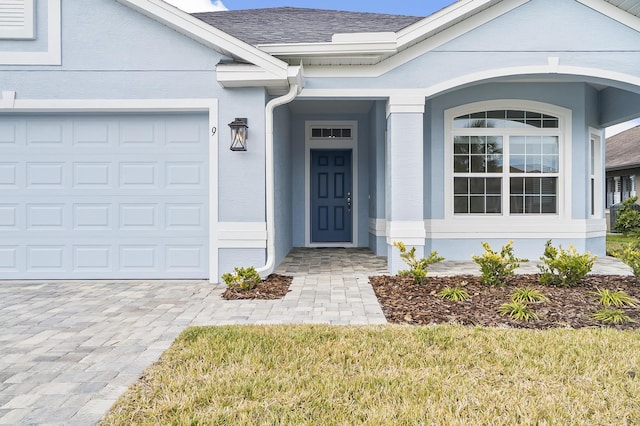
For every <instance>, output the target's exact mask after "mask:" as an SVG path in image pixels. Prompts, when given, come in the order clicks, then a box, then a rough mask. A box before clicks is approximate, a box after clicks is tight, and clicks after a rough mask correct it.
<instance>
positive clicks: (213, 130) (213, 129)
mask: <svg viewBox="0 0 640 426" xmlns="http://www.w3.org/2000/svg"><path fill="white" fill-rule="evenodd" d="M217 131H218V128H217V127H212V128H211V136H215V135H216V132H217Z"/></svg>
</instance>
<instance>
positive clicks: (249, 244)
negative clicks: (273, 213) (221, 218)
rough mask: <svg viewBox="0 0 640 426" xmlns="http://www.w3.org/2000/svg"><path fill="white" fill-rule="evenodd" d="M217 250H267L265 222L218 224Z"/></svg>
mask: <svg viewBox="0 0 640 426" xmlns="http://www.w3.org/2000/svg"><path fill="white" fill-rule="evenodd" d="M216 234H217V236H218V248H261V249H265V248H267V224H266V223H265V222H218V225H217V229H216Z"/></svg>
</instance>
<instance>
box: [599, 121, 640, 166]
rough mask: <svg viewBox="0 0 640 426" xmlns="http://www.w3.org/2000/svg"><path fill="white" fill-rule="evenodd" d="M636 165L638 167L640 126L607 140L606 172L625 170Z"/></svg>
mask: <svg viewBox="0 0 640 426" xmlns="http://www.w3.org/2000/svg"><path fill="white" fill-rule="evenodd" d="M638 165H640V126H636V127H632V128H631V129H629V130H626V131H624V132H621V133H618V134H617V135H614V136H611V137H610V138H607V142H606V169H607V170H616V169H625V168H629V167H635V166H638Z"/></svg>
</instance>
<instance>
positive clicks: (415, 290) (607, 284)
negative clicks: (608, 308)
mask: <svg viewBox="0 0 640 426" xmlns="http://www.w3.org/2000/svg"><path fill="white" fill-rule="evenodd" d="M370 281H371V284H372V286H373V289H374V291H375V293H376V295H377V297H378V301H379V302H380V304H381V305H382V310H383V312H384V314H385V316H386V318H387V321H389V322H391V323H400V324H412V325H426V324H441V323H456V324H463V325H474V326H475V325H480V326H488V327H513V328H530V329H547V328H556V327H571V328H581V327H602V326H605V325H604V324H602V323H600V322H598V321H596V320H594V319H592V318H591V315H592V314H593V312H595V311H597V310H599V309H601V308H602V307H603V306H602V305H600V304H599V303H598V302H597V299H596V296H594V295H593V294H592V293H591V292H594V291H596V290H597V289H598V288H600V289H608V290H611V291H616V290H624V291H625V292H627V294H629V295H630V296H632V297H634V298H636V299H637V300H640V285H639V284H638V281H637V280H636V278H635V277H632V276H631V277H627V276H610V275H588V276H587V277H586V278H585V279H584V280H583V281H582V282H581V283H580V285H579V286H577V287H573V288H559V287H548V286H543V285H541V284H540V281H539V275H538V274H530V275H516V276H514V277H512V278H511V279H510V281H509V282H508V283H507V285H505V286H503V287H489V286H484V285H482V284H480V279H479V277H477V276H471V275H464V276H448V277H428V278H427V282H426V283H425V284H423V285H417V284H415V283H414V282H413V280H412V279H411V278H408V277H398V276H375V277H370ZM464 282H466V284H463V283H464ZM461 285H462V286H463V288H464V290H466V292H467V293H469V295H470V296H471V299H470V300H468V301H466V302H452V301H448V300H443V299H441V298H440V297H438V296H437V295H436V294H437V293H438V292H439V291H440V290H442V289H443V288H445V287H455V286H461ZM527 286H528V287H532V288H535V289H537V290H539V291H541V292H542V293H543V294H545V295H546V296H547V297H548V298H549V301H546V302H537V303H532V304H529V305H530V306H531V307H532V309H533V310H534V312H535V313H536V314H538V316H539V319H538V320H534V321H529V322H524V321H522V322H521V321H515V320H512V319H511V318H509V317H508V316H502V315H500V314H499V313H498V311H497V310H498V307H499V306H500V305H502V304H503V303H508V302H510V301H511V299H510V295H511V293H513V292H514V291H515V289H516V288H523V287H527ZM622 309H623V310H624V311H625V313H626V314H627V315H628V316H629V317H631V319H632V320H633V321H635V322H630V323H626V324H621V325H606V326H607V327H614V328H617V329H638V328H640V307H624V308H622Z"/></svg>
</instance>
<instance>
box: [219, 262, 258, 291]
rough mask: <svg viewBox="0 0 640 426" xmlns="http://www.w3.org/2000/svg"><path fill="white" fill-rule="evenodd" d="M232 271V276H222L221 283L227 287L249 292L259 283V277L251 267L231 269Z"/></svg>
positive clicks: (228, 274)
mask: <svg viewBox="0 0 640 426" xmlns="http://www.w3.org/2000/svg"><path fill="white" fill-rule="evenodd" d="M233 270H234V273H233V274H231V273H226V274H223V275H222V281H224V282H225V284H227V285H228V286H229V287H236V288H239V289H240V290H251V289H253V288H254V287H255V286H256V285H258V283H259V282H260V275H259V274H258V271H256V268H254V267H253V266H250V267H248V268H233Z"/></svg>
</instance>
